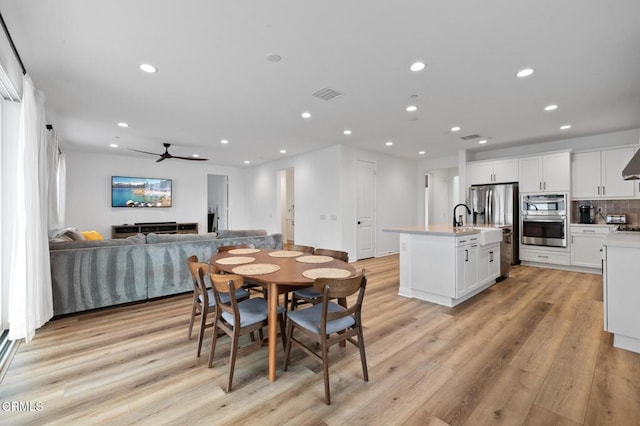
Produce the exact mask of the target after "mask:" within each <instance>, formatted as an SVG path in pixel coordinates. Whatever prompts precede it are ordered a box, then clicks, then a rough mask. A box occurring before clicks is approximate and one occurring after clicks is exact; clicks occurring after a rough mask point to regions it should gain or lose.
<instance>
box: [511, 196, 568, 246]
mask: <svg viewBox="0 0 640 426" xmlns="http://www.w3.org/2000/svg"><path fill="white" fill-rule="evenodd" d="M567 224H568V223H567V194H537V195H522V196H521V197H520V229H521V235H522V239H521V243H522V244H523V245H530V246H546V247H567V229H568V228H567Z"/></svg>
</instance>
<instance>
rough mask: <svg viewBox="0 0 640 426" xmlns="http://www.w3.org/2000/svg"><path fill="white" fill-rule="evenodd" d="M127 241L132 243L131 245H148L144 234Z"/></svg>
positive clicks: (131, 237) (133, 236) (128, 238)
mask: <svg viewBox="0 0 640 426" xmlns="http://www.w3.org/2000/svg"><path fill="white" fill-rule="evenodd" d="M126 240H127V241H130V242H131V244H146V243H147V237H146V236H145V235H144V234H138V235H132V236H130V237H127V238H126Z"/></svg>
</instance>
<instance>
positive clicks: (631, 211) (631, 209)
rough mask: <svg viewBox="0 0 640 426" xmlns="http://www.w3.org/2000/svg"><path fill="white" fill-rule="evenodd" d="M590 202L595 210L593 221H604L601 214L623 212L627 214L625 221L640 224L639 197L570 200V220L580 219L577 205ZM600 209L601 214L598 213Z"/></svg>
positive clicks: (575, 221)
mask: <svg viewBox="0 0 640 426" xmlns="http://www.w3.org/2000/svg"><path fill="white" fill-rule="evenodd" d="M589 203H590V204H591V205H592V206H593V211H594V212H595V213H594V215H595V223H605V221H604V218H603V217H602V216H605V217H606V215H607V213H624V214H626V215H627V223H628V224H630V225H640V199H637V200H635V199H634V200H591V201H586V200H582V201H572V202H571V222H572V223H577V222H578V221H579V220H580V212H579V207H580V205H581V204H589ZM598 209H601V213H602V216H600V215H599V214H598Z"/></svg>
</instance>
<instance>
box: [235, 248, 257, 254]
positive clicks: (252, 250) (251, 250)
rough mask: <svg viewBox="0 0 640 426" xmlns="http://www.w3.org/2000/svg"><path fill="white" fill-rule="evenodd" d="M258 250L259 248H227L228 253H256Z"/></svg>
mask: <svg viewBox="0 0 640 426" xmlns="http://www.w3.org/2000/svg"><path fill="white" fill-rule="evenodd" d="M259 251H260V249H252V248H239V249H233V250H229V253H230V254H251V253H257V252H259Z"/></svg>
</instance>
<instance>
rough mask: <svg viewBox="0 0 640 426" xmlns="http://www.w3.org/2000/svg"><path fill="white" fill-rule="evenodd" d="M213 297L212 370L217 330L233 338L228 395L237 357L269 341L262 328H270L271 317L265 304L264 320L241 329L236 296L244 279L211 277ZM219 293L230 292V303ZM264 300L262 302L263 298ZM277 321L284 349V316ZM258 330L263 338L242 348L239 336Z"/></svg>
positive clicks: (210, 275) (210, 356) (210, 355)
mask: <svg viewBox="0 0 640 426" xmlns="http://www.w3.org/2000/svg"><path fill="white" fill-rule="evenodd" d="M199 274H200V275H203V274H204V272H203V270H202V269H201V270H200V272H199ZM209 277H210V280H211V284H212V289H213V295H214V297H215V300H216V310H215V320H214V322H213V327H214V333H213V339H212V340H211V351H210V352H209V364H208V365H209V368H211V367H213V357H214V354H215V349H216V343H217V341H218V333H217V330H221V331H223V332H224V333H225V334H227V335H228V336H229V337H231V348H230V354H229V378H228V380H227V392H231V387H232V384H233V373H234V370H235V363H236V357H237V355H238V353H239V352H244V351H245V350H248V349H251V348H253V347H255V346H258V345H263V344H264V343H265V342H266V339H264V338H263V332H262V329H263V328H264V327H266V326H267V325H268V318H267V315H266V309H267V305H266V303H265V319H264V320H263V321H259V322H256V323H253V324H249V325H246V326H244V327H241V326H240V324H241V318H240V310H239V308H238V305H239V304H241V303H242V302H238V301H237V299H236V297H235V292H236V289H238V288H240V287H242V284H243V282H244V279H243V278H242V277H241V276H239V275H233V274H226V275H216V274H209ZM220 293H227V294H228V295H229V302H228V303H223V302H222V301H221V298H220ZM261 300H262V299H261ZM223 312H226V313H228V314H230V315H232V316H233V324H231V323H229V322H227V321H226V320H225V319H224V317H223V316H222V313H223ZM278 322H279V323H280V333H281V335H282V346H283V347H286V344H285V337H286V334H285V324H284V317H283V316H282V315H279V316H278ZM256 330H258V331H259V333H260V339H259V340H257V341H254V342H253V343H251V344H249V345H247V346H245V347H243V348H241V349H240V348H239V344H238V343H239V339H240V336H243V335H245V334H248V333H250V334H252V335H253V333H254V331H256Z"/></svg>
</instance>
